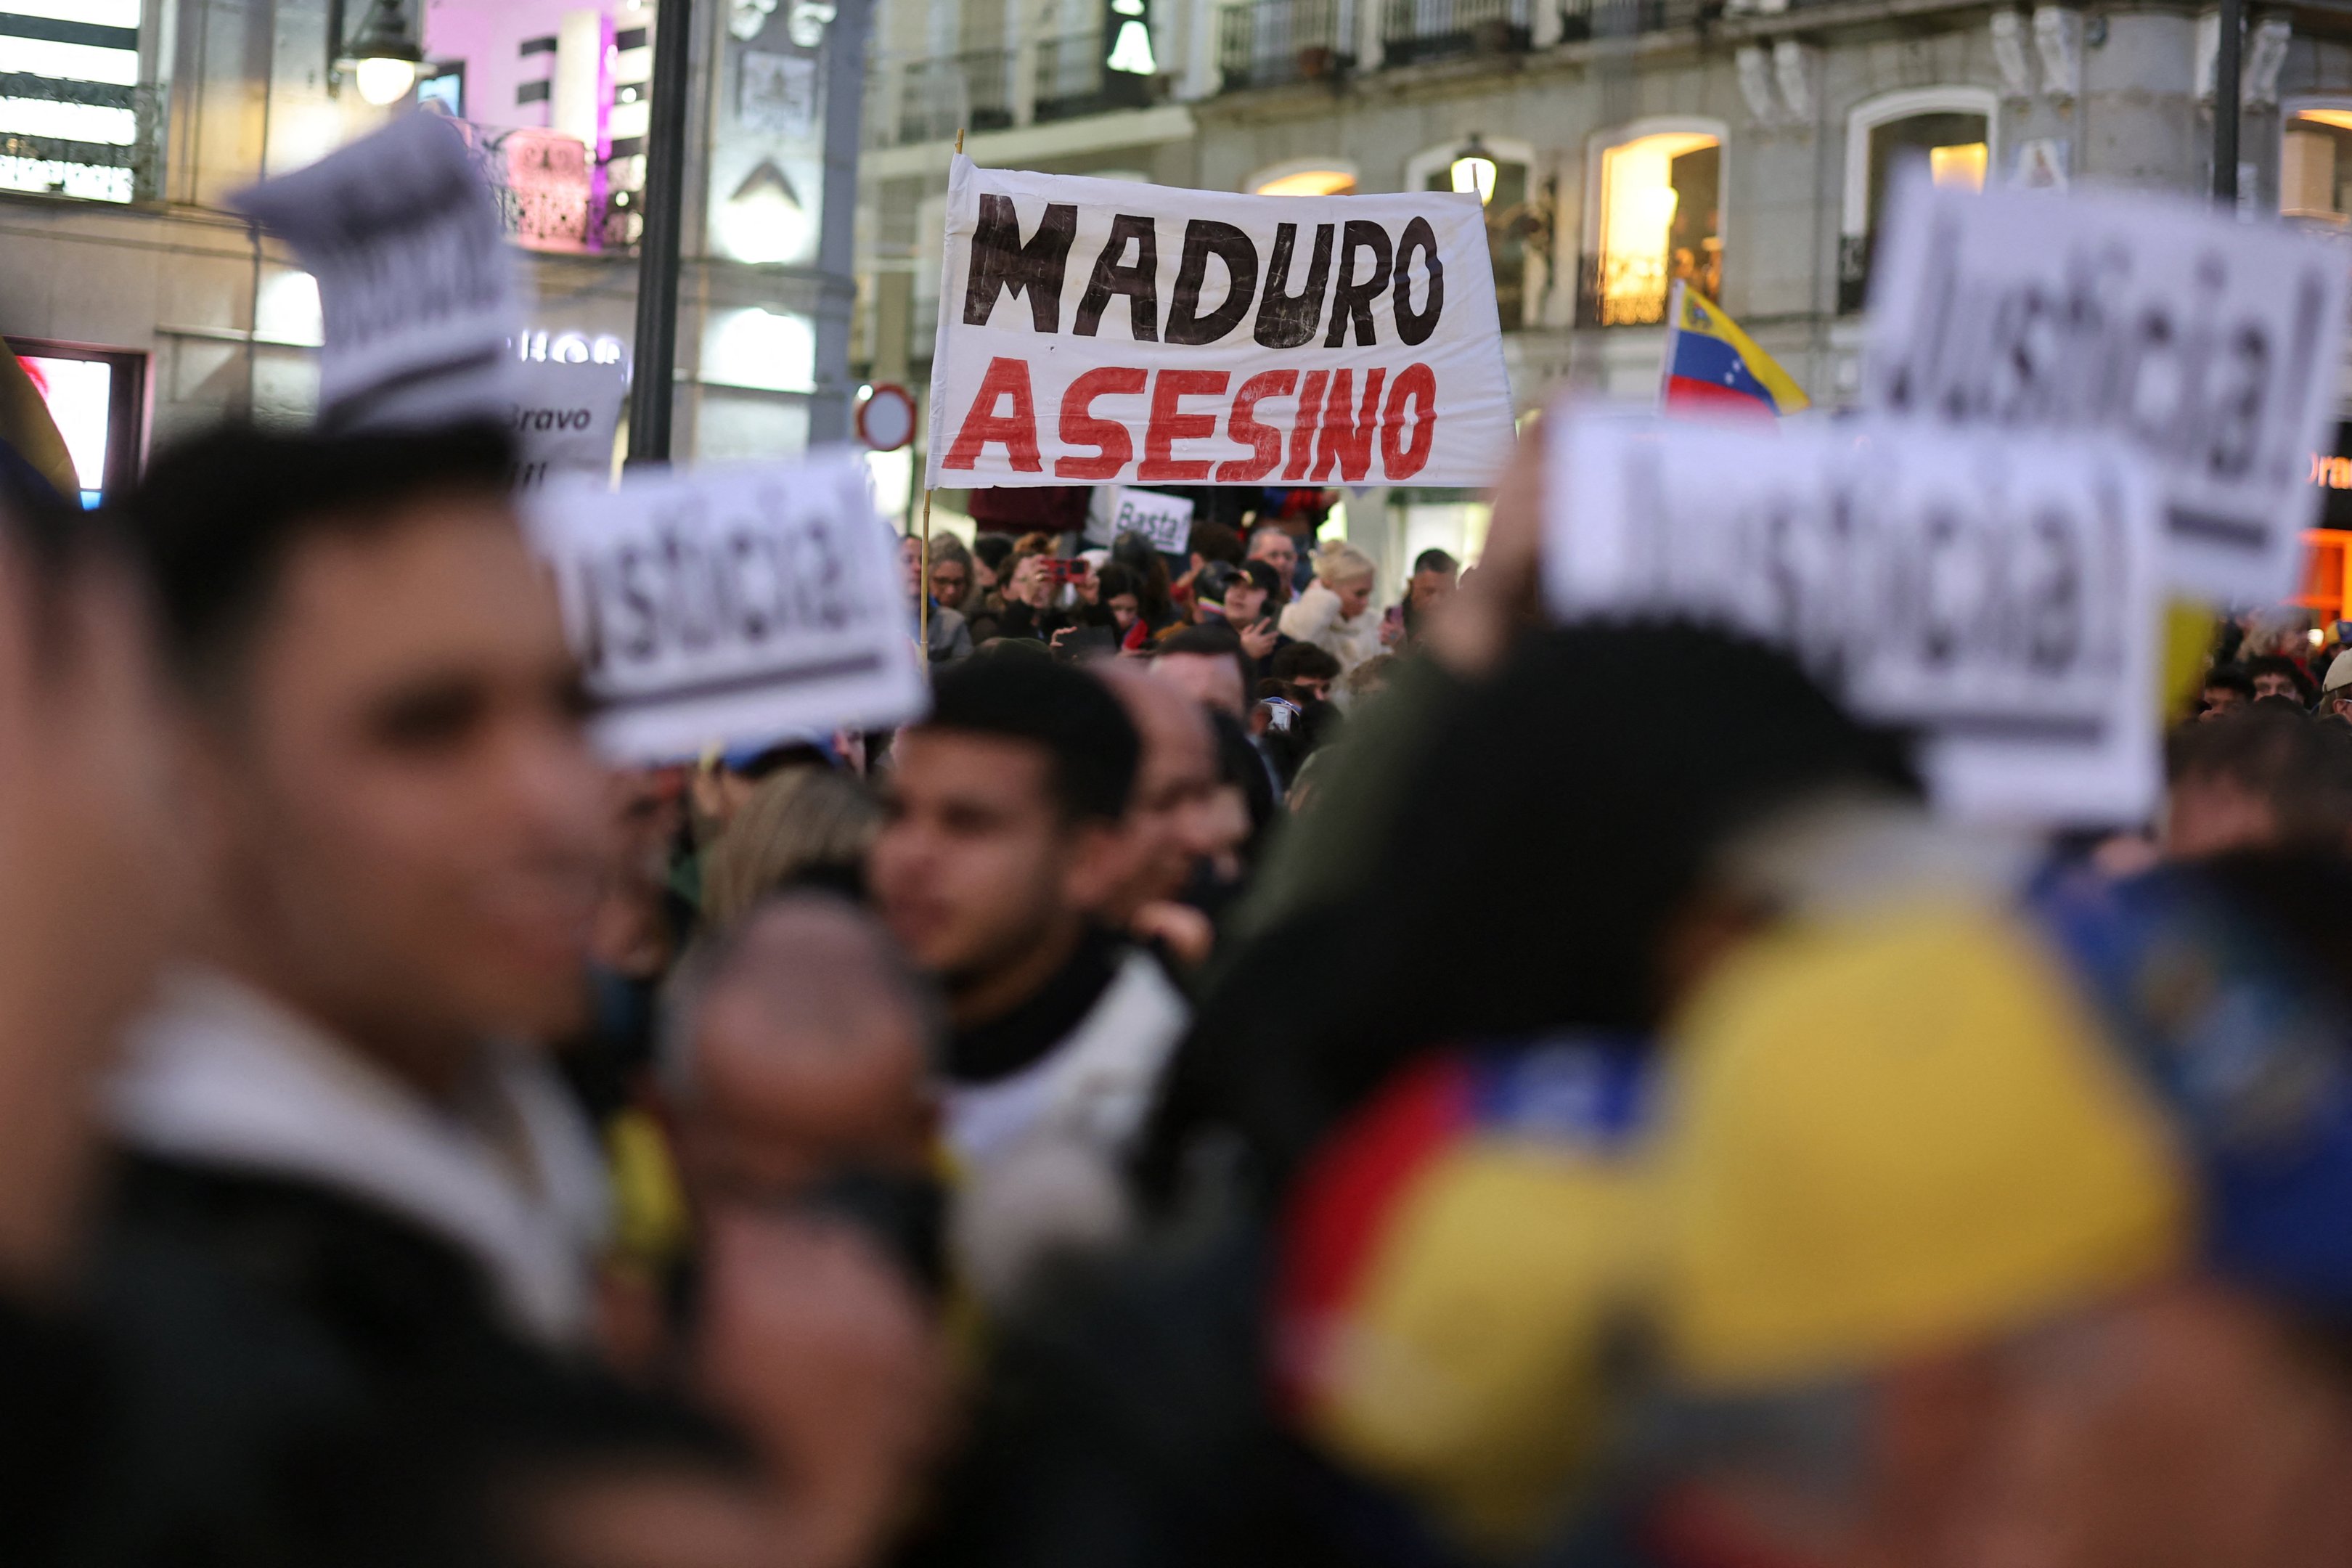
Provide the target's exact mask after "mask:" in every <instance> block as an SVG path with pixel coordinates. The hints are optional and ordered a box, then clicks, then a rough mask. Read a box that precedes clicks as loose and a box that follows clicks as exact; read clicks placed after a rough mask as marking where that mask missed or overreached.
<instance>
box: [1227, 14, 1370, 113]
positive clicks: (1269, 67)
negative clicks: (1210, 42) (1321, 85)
mask: <svg viewBox="0 0 2352 1568" xmlns="http://www.w3.org/2000/svg"><path fill="white" fill-rule="evenodd" d="M1352 12H1353V5H1351V4H1349V0H1255V4H1253V5H1230V6H1227V7H1226V8H1225V10H1224V11H1223V13H1221V14H1220V15H1219V16H1218V18H1217V68H1218V70H1219V72H1220V73H1221V75H1222V77H1223V87H1224V89H1225V90H1226V91H1227V92H1232V91H1234V90H1236V89H1241V88H1244V87H1276V86H1279V85H1281V84H1283V83H1285V82H1294V81H1316V80H1320V79H1325V78H1328V77H1335V76H1338V75H1339V74H1341V73H1342V72H1344V71H1348V70H1350V69H1353V68H1354V67H1355V64H1356V48H1355V38H1354V37H1353V34H1354V27H1353V26H1352V24H1353V22H1354V19H1355V18H1354V16H1353V15H1352Z"/></svg>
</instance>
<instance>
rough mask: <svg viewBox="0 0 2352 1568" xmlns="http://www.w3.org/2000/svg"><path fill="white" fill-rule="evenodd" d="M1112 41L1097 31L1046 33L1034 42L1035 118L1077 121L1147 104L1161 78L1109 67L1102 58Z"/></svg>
mask: <svg viewBox="0 0 2352 1568" xmlns="http://www.w3.org/2000/svg"><path fill="white" fill-rule="evenodd" d="M1109 48H1110V40H1108V39H1107V38H1105V37H1103V36H1102V35H1101V34H1100V33H1079V34H1076V35H1074V36H1072V37H1064V38H1046V39H1043V40H1041V41H1040V42H1039V43H1038V45H1037V107H1036V110H1035V114H1036V117H1037V118H1038V119H1039V120H1075V119H1076V118H1077V117H1078V116H1080V115H1082V114H1102V113H1106V112H1108V111H1109V110H1114V109H1145V108H1149V107H1150V105H1151V104H1152V103H1153V102H1154V101H1156V100H1157V99H1158V97H1159V90H1158V88H1157V85H1156V84H1157V83H1158V81H1159V78H1157V77H1150V76H1139V75H1137V74H1136V73H1135V72H1133V71H1123V70H1113V69H1111V68H1109V66H1108V65H1106V64H1105V63H1104V61H1105V59H1106V58H1107V57H1108V53H1109Z"/></svg>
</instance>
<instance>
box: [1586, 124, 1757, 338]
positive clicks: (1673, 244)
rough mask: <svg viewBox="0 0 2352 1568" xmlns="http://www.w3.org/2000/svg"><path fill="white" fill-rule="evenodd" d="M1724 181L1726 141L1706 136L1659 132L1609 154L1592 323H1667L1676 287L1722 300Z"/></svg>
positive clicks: (1591, 272)
mask: <svg viewBox="0 0 2352 1568" xmlns="http://www.w3.org/2000/svg"><path fill="white" fill-rule="evenodd" d="M1722 176H1723V140H1722V138H1721V137H1720V136H1717V135H1714V134H1711V133H1708V132H1696V131H1666V132H1656V133H1654V134H1653V135H1648V136H1640V137H1636V138H1634V139H1633V140H1632V141H1630V142H1619V143H1618V144H1617V145H1615V146H1613V147H1610V148H1608V149H1606V150H1605V151H1603V152H1602V153H1601V191H1600V196H1601V199H1600V215H1599V216H1600V224H1599V228H1600V232H1599V235H1598V236H1597V239H1598V247H1597V253H1596V254H1595V255H1594V256H1593V257H1592V258H1591V260H1590V261H1588V263H1587V264H1586V266H1587V277H1586V279H1585V287H1584V289H1582V290H1581V293H1582V295H1583V298H1582V300H1581V301H1580V303H1581V304H1582V306H1583V309H1582V311H1581V312H1580V313H1581V314H1582V316H1583V318H1584V320H1585V322H1586V324H1588V325H1591V326H1602V327H1622V326H1650V325H1654V324H1655V323H1657V322H1659V321H1664V320H1665V314H1666V294H1667V291H1668V290H1669V289H1671V288H1672V287H1673V286H1674V285H1675V283H1677V282H1682V283H1687V284H1689V285H1690V286H1691V287H1692V288H1694V289H1697V290H1698V291H1699V292H1700V293H1702V294H1704V295H1706V297H1707V298H1708V299H1710V300H1713V299H1718V298H1720V297H1721V295H1722V289H1723V230H1722V210H1721V205H1720V193H1721V189H1722Z"/></svg>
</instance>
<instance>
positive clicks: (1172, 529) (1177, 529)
mask: <svg viewBox="0 0 2352 1568" xmlns="http://www.w3.org/2000/svg"><path fill="white" fill-rule="evenodd" d="M1122 533H1139V534H1141V535H1143V537H1144V538H1146V539H1149V540H1150V541H1151V548H1152V549H1154V550H1157V551H1159V552H1160V553H1161V554H1162V555H1181V554H1183V553H1184V552H1185V551H1186V550H1187V549H1188V548H1190V546H1191V544H1192V502H1191V501H1189V500H1185V499H1184V498H1183V497H1182V496H1170V495H1161V494H1160V492H1159V491H1158V490H1135V489H1122V490H1120V491H1119V492H1118V505H1117V506H1115V507H1113V508H1112V509H1111V514H1110V537H1111V542H1113V543H1117V542H1118V536H1119V535H1120V534H1122Z"/></svg>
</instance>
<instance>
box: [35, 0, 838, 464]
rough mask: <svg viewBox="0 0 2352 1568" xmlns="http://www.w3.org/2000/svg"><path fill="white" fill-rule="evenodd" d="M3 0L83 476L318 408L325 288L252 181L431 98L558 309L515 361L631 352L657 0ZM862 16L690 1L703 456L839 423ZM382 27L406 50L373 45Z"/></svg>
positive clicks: (42, 361) (548, 310)
mask: <svg viewBox="0 0 2352 1568" xmlns="http://www.w3.org/2000/svg"><path fill="white" fill-rule="evenodd" d="M0 10H5V12H6V13H7V14H6V15H0V335H5V338H6V340H7V342H8V343H9V345H10V346H11V347H12V348H13V349H15V350H16V352H17V353H19V354H21V355H23V356H25V357H26V359H27V360H28V362H29V363H32V364H33V366H34V369H35V371H36V374H38V375H40V376H41V378H42V379H43V380H44V381H45V382H46V383H47V386H48V389H49V392H50V397H51V405H52V408H53V409H55V410H57V411H58V413H59V416H60V424H61V425H62V426H67V434H68V441H69V443H70V444H72V445H73V446H74V447H75V449H76V453H77V458H78V461H79V463H80V466H81V467H82V468H83V474H82V479H83V484H84V489H85V493H86V494H94V493H95V492H97V491H99V490H100V489H106V488H110V487H111V486H119V485H120V484H121V483H123V482H126V480H127V479H128V478H129V477H130V476H131V475H133V474H135V473H136V471H137V468H138V464H139V461H140V459H141V457H142V453H143V451H144V450H145V449H146V447H148V446H149V445H150V444H151V443H152V441H154V440H157V439H169V438H170V437H172V436H173V434H174V433H176V432H178V431H181V430H184V429H188V428H191V427H194V426H201V425H203V424H205V423H206V422H209V421H211V420H215V419H218V418H221V417H225V416H253V417H256V418H259V419H263V420H300V419H303V418H306V417H307V416H309V414H310V409H311V407H312V405H313V403H314V400H315V396H316V391H317V379H318V370H317V344H318V342H319V336H320V322H319V305H318V293H317V289H316V287H315V285H314V284H313V283H312V281H311V279H310V277H309V276H308V275H307V274H306V273H304V272H302V271H301V270H300V269H299V268H298V267H296V266H295V265H294V264H293V262H292V259H291V258H289V256H287V255H286V254H285V253H284V252H283V251H282V250H281V249H280V248H279V247H278V246H276V245H275V244H274V243H272V242H269V241H268V240H266V239H264V238H262V237H258V236H257V235H256V234H255V233H254V232H253V231H252V229H251V228H250V226H248V225H247V224H246V223H245V222H244V220H243V219H241V218H239V217H238V216H236V214H235V213H234V212H233V211H232V210H231V207H230V198H231V196H232V195H233V194H234V193H235V192H236V191H237V190H239V189H241V188H242V187H244V186H246V185H248V184H253V183H255V182H256V181H257V180H260V179H262V178H265V177H268V176H269V175H272V174H283V173H285V172H287V171H289V170H291V169H294V168H297V167H299V166H301V165H302V164H305V163H310V162H312V161H314V160H315V159H317V158H320V157H321V156H323V155H325V154H326V153H330V152H331V151H332V150H334V149H335V148H337V147H339V146H341V145H343V144H344V143H345V142H349V141H351V140H352V139H353V138H355V137H358V136H361V135H363V134H365V133H366V132H369V131H370V130H372V129H373V128H374V127H375V126H376V125H378V124H380V123H381V122H382V121H383V118H384V117H385V116H386V115H388V114H392V113H396V112H404V111H407V110H410V109H412V108H415V107H417V106H422V107H425V108H426V109H428V110H433V111H436V112H440V113H444V114H446V115H449V116H450V117H451V118H452V119H454V120H456V121H457V122H458V124H459V125H460V127H461V129H462V130H463V132H464V133H465V134H466V135H467V138H468V140H469V142H471V143H472V144H473V146H474V148H475V150H476V153H477V156H478V162H479V163H480V165H481V166H482V168H483V169H484V171H485V173H486V174H487V175H488V177H489V179H490V181H491V184H492V185H493V187H494V188H495V189H496V190H497V191H498V193H499V199H500V202H501V205H502V207H503V208H504V210H505V213H506V216H507V220H508V226H509V231H510V234H511V237H512V242H513V244H514V245H515V246H516V247H517V251H518V255H519V258H520V260H521V262H522V263H523V268H522V269H523V271H524V273H525V275H526V277H527V279H528V280H529V282H530V285H531V286H532V289H533V294H534V297H535V301H536V302H535V304H534V305H533V306H532V309H531V316H530V321H529V323H528V329H527V330H526V331H525V332H524V333H523V335H522V337H521V339H520V341H519V342H517V343H516V345H515V352H516V353H517V354H518V356H519V357H521V358H523V359H526V360H529V359H549V358H552V359H556V360H581V361H604V362H619V363H624V364H625V363H628V361H629V359H630V357H631V353H630V349H631V339H632V337H633V334H634V326H635V297H636V279H637V256H636V243H635V242H636V237H637V230H638V226H639V222H640V219H639V216H638V210H639V207H640V205H642V200H643V186H644V181H645V137H646V116H647V113H648V110H649V107H650V79H651V70H652V57H653V52H654V50H655V48H656V47H659V44H658V40H659V35H660V20H659V11H658V5H657V0H11V4H9V5H5V6H0ZM865 22H866V9H865V7H864V4H863V0H840V3H839V4H838V5H836V3H835V0H781V3H779V0H717V3H716V4H713V3H711V0H705V4H704V5H701V6H698V7H697V8H696V10H695V12H694V26H692V27H691V28H690V29H689V31H690V33H691V35H692V36H691V37H690V38H688V40H687V47H689V48H690V49H691V50H692V52H693V71H692V81H693V89H694V98H693V101H692V102H691V103H690V105H689V106H688V125H689V127H690V136H689V143H688V188H687V201H686V204H685V206H686V211H685V223H684V234H685V240H684V249H685V251H686V255H685V258H684V260H683V266H682V270H681V277H680V285H679V300H680V305H679V327H678V344H679V347H678V365H677V378H678V379H677V414H676V419H675V432H674V437H673V440H674V449H675V452H676V455H677V457H679V458H742V457H753V456H776V455H788V454H791V453H793V452H797V451H799V450H800V449H802V447H803V446H805V445H806V444H807V443H808V442H809V441H811V440H812V439H819V440H822V439H840V438H843V437H845V434H846V431H847V424H848V406H849V393H850V386H849V384H847V383H846V381H845V363H846V362H845V356H846V353H847V338H848V332H849V328H850V320H851V302H852V300H853V299H854V287H853V285H852V283H851V281H850V278H849V265H850V250H849V244H850V229H849V221H848V220H849V216H850V214H851V211H852V207H853V196H854V191H855V180H856V174H855V148H856V123H857V115H858V105H857V103H856V93H857V89H858V86H859V82H860V73H859V71H858V69H857V64H858V61H859V60H860V59H861V58H862V56H863V49H864V39H865V31H866V28H865ZM383 37H392V38H394V39H395V40H405V41H406V42H407V43H408V45H409V46H410V52H411V53H412V54H421V56H422V59H421V61H420V62H419V63H418V64H417V65H416V66H415V68H413V70H397V69H395V70H394V71H393V72H392V73H391V74H390V76H389V77H388V78H387V77H386V75H384V74H383V71H382V68H381V65H380V63H379V62H377V61H373V60H370V61H366V62H362V61H361V60H360V59H358V58H354V57H355V56H357V55H359V54H361V53H362V52H364V51H365V50H366V48H367V47H369V44H370V41H371V40H380V39H381V38H383ZM836 62H845V64H846V67H847V68H846V69H845V70H835V63H836ZM371 72H373V73H375V74H373V75H371V74H370V73H371ZM412 78H413V79H412ZM835 79H838V81H839V82H845V84H846V92H844V90H843V89H842V87H840V86H839V85H836V83H835ZM836 119H838V120H840V121H842V128H841V129H840V130H839V132H837V133H835V134H834V135H833V136H832V140H831V142H830V144H831V146H832V147H833V148H834V149H835V155H834V156H833V157H832V158H831V159H830V160H828V157H827V153H826V148H827V146H828V127H829V122H830V121H834V120H836ZM828 205H830V206H831V207H832V209H833V211H834V213H835V219H834V222H833V223H832V224H830V225H828V224H827V223H826V222H825V214H826V211H827V207H828ZM824 366H830V367H832V368H831V370H830V372H829V374H827V373H824V372H821V369H820V367H824Z"/></svg>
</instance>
